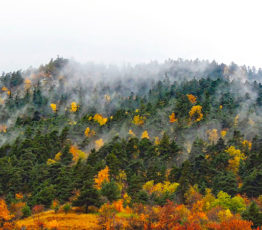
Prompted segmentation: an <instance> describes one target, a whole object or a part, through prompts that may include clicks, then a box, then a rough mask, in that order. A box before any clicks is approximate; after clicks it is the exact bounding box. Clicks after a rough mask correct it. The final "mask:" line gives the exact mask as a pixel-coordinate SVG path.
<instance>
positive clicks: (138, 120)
mask: <svg viewBox="0 0 262 230" xmlns="http://www.w3.org/2000/svg"><path fill="white" fill-rule="evenodd" d="M145 119H146V118H145V117H143V116H139V115H135V116H134V118H133V123H134V124H135V125H137V126H139V125H143V124H144V122H145Z"/></svg>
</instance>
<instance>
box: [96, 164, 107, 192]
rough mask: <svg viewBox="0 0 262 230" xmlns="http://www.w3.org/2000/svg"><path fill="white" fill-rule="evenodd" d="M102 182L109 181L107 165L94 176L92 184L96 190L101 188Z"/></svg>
mask: <svg viewBox="0 0 262 230" xmlns="http://www.w3.org/2000/svg"><path fill="white" fill-rule="evenodd" d="M104 182H109V167H108V166H106V167H105V168H104V169H102V170H100V171H99V172H98V174H97V176H95V185H94V186H95V188H96V189H98V190H99V189H101V188H102V184H103V183H104Z"/></svg>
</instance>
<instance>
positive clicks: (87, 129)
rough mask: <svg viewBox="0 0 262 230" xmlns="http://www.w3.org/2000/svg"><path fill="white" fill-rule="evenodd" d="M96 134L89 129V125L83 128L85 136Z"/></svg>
mask: <svg viewBox="0 0 262 230" xmlns="http://www.w3.org/2000/svg"><path fill="white" fill-rule="evenodd" d="M95 134H96V132H95V131H94V130H91V129H90V128H89V127H87V128H86V130H85V136H86V137H92V136H94V135H95Z"/></svg>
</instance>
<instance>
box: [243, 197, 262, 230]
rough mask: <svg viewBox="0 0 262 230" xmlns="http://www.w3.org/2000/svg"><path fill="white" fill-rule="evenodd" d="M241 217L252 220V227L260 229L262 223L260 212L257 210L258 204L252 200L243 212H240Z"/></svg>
mask: <svg viewBox="0 0 262 230" xmlns="http://www.w3.org/2000/svg"><path fill="white" fill-rule="evenodd" d="M242 217H243V219H245V220H249V221H252V222H253V226H252V228H257V227H259V229H261V225H262V212H260V211H259V208H258V206H257V205H256V203H255V202H254V201H253V202H252V203H251V204H250V206H249V207H248V208H247V209H246V210H245V211H244V212H243V214H242Z"/></svg>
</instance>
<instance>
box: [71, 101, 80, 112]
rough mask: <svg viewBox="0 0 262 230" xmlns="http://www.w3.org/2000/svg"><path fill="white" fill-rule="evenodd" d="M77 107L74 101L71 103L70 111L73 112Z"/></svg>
mask: <svg viewBox="0 0 262 230" xmlns="http://www.w3.org/2000/svg"><path fill="white" fill-rule="evenodd" d="M78 109H79V105H78V104H77V103H76V102H72V103H71V112H73V113H75V112H76V111H77V110H78Z"/></svg>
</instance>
